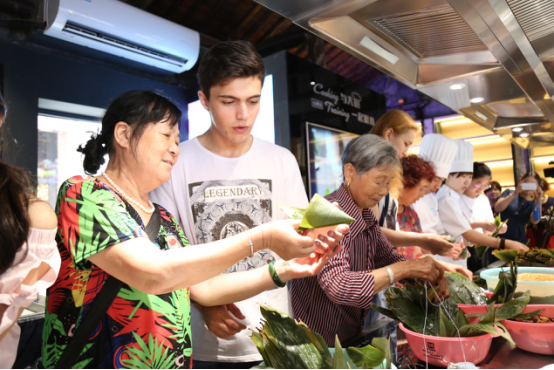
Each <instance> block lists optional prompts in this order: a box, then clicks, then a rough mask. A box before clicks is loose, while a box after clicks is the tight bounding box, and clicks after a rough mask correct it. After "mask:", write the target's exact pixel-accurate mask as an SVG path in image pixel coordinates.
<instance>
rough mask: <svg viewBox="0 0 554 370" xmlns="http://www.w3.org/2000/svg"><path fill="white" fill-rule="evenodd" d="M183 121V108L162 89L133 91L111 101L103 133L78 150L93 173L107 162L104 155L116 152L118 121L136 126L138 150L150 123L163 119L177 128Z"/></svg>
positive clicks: (90, 173)
mask: <svg viewBox="0 0 554 370" xmlns="http://www.w3.org/2000/svg"><path fill="white" fill-rule="evenodd" d="M180 120H181V111H180V110H179V108H177V106H176V105H175V104H174V103H173V102H172V101H171V100H170V99H169V98H168V97H166V96H164V95H162V94H161V93H159V92H156V91H150V90H132V91H128V92H126V93H123V94H121V95H119V96H118V97H117V98H115V99H114V100H113V101H112V102H111V103H110V105H109V106H108V109H107V110H106V113H105V114H104V118H102V133H101V134H98V135H96V134H93V135H92V137H91V138H90V140H89V141H87V143H86V144H85V147H82V146H79V148H78V149H77V151H78V152H81V153H83V154H84V155H85V158H84V162H83V167H84V169H85V172H86V173H87V174H89V175H94V174H96V172H98V169H99V168H100V166H101V165H102V164H103V163H104V162H105V160H104V156H105V155H106V154H110V156H113V155H114V154H115V152H114V148H113V136H114V130H115V125H116V124H117V123H118V122H125V123H126V124H128V125H129V126H131V127H132V128H133V133H132V135H131V142H132V143H133V144H134V147H133V150H134V149H135V148H136V145H137V144H138V141H139V139H140V138H141V136H142V134H143V133H144V129H145V128H146V127H147V126H148V125H151V124H155V123H158V122H162V121H163V122H168V123H169V125H170V127H174V126H175V125H176V124H177V123H178V122H179V121H180Z"/></svg>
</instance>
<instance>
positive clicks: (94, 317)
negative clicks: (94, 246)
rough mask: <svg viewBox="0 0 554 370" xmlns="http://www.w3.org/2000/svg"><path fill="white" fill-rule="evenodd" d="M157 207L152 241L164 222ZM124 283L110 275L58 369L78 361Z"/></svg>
mask: <svg viewBox="0 0 554 370" xmlns="http://www.w3.org/2000/svg"><path fill="white" fill-rule="evenodd" d="M155 208H156V209H155V210H154V213H153V214H152V217H151V218H150V221H149V222H148V225H146V230H145V231H146V234H148V238H150V240H151V241H152V242H154V241H156V238H157V237H158V232H159V231H160V225H161V222H162V221H161V216H160V209H159V208H158V207H155ZM123 285H124V283H123V282H122V281H121V280H118V279H116V278H115V277H113V276H111V275H110V276H109V277H108V280H106V282H105V283H104V285H103V286H102V289H100V293H98V295H97V296H96V297H95V298H94V301H93V302H92V303H91V305H90V308H89V310H88V312H87V315H86V316H85V318H84V319H83V320H82V321H81V324H80V325H79V328H77V330H76V331H75V335H74V336H73V339H72V340H71V342H69V345H68V346H67V347H66V349H65V351H64V352H63V353H62V355H61V357H60V359H59V360H58V362H57V363H56V369H71V367H72V366H73V365H74V364H75V361H77V358H78V357H79V355H80V354H81V351H82V350H83V348H84V347H85V344H87V341H88V339H89V338H90V336H91V334H92V332H93V331H94V329H95V328H96V325H98V323H99V322H100V320H101V319H102V317H103V316H104V314H105V313H106V312H107V311H108V308H110V306H111V305H112V303H113V301H114V299H115V297H117V293H119V291H120V290H121V287H122V286H123Z"/></svg>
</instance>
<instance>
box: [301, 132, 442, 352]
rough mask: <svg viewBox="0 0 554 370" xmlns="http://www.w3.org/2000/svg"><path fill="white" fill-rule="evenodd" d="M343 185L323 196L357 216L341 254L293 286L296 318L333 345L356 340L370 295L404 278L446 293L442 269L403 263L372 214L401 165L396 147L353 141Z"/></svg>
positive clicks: (373, 139)
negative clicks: (425, 282)
mask: <svg viewBox="0 0 554 370" xmlns="http://www.w3.org/2000/svg"><path fill="white" fill-rule="evenodd" d="M342 165H343V174H344V183H343V184H342V185H341V186H340V188H339V189H338V190H336V191H335V192H333V193H331V194H329V195H328V196H327V197H326V198H327V199H328V200H329V201H331V202H337V203H338V204H339V207H340V208H341V209H342V210H343V211H344V212H346V213H347V214H349V215H350V216H351V217H353V218H355V219H356V221H355V222H353V223H351V224H350V232H349V233H348V234H345V236H344V239H343V240H342V244H343V250H342V251H341V252H339V253H338V254H337V255H336V256H335V257H333V258H332V259H331V260H330V261H329V262H328V263H327V265H326V266H325V267H323V269H322V270H321V272H320V273H319V274H318V275H317V276H314V277H309V278H304V279H297V280H294V281H292V282H291V298H292V299H291V300H292V308H293V312H294V316H295V318H296V319H300V320H302V321H303V322H304V323H306V324H307V325H308V326H309V327H310V328H311V329H312V330H314V331H315V332H317V333H319V334H321V335H322V336H323V338H324V339H325V341H326V342H327V345H329V346H334V341H335V334H337V335H338V337H339V339H340V341H341V342H342V343H345V342H346V341H349V340H351V339H353V338H356V337H360V334H361V331H362V327H363V325H364V317H365V316H366V314H367V313H368V311H369V306H370V304H371V301H372V299H373V296H374V294H376V293H377V292H379V291H382V290H384V289H385V288H387V287H388V286H390V285H392V284H394V283H396V282H398V281H399V280H403V279H414V278H417V279H421V280H425V281H429V282H431V283H432V284H433V285H439V295H441V296H443V297H445V296H447V295H448V283H447V281H446V278H445V277H444V270H445V269H444V267H443V265H441V264H440V263H438V262H437V261H435V260H433V259H432V258H430V257H425V258H421V259H418V260H406V258H405V257H404V256H402V255H401V254H400V253H398V251H397V250H396V248H395V247H393V246H392V245H391V243H390V242H389V241H388V240H387V238H386V237H385V235H384V234H383V233H382V231H381V228H380V227H379V224H378V222H377V219H376V218H375V215H374V214H373V212H372V211H371V208H372V207H374V206H375V205H376V204H377V203H378V202H379V200H380V199H381V198H382V197H384V196H385V195H386V194H387V193H388V192H389V190H390V184H391V181H392V179H393V178H394V176H395V174H396V170H397V168H398V167H399V166H400V158H399V157H398V153H397V151H396V149H395V148H394V146H393V145H392V144H391V143H389V142H387V141H386V140H384V139H382V138H381V137H379V136H376V135H370V134H367V135H362V136H360V137H358V138H356V139H354V140H352V141H351V142H350V143H348V145H347V146H346V148H345V150H344V153H343V154H342Z"/></svg>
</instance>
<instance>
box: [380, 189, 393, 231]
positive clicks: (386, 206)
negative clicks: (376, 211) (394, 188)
mask: <svg viewBox="0 0 554 370" xmlns="http://www.w3.org/2000/svg"><path fill="white" fill-rule="evenodd" d="M389 198H390V193H388V194H387V195H386V196H385V206H384V207H383V210H382V211H381V215H380V216H379V226H381V227H383V226H385V217H387V212H388V211H389Z"/></svg>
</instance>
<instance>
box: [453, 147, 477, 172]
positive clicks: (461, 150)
mask: <svg viewBox="0 0 554 370" xmlns="http://www.w3.org/2000/svg"><path fill="white" fill-rule="evenodd" d="M454 142H455V143H456V145H457V146H458V153H456V157H455V158H454V162H452V167H450V173H454V172H471V173H473V145H471V144H470V143H468V142H466V141H464V140H454Z"/></svg>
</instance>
